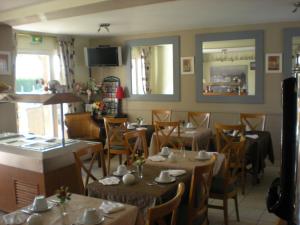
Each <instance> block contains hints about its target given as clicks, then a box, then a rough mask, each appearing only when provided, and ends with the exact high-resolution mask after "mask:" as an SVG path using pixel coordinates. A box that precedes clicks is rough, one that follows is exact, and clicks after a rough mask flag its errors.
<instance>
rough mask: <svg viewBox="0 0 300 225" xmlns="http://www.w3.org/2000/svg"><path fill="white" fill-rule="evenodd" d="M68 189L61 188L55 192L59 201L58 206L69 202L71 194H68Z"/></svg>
mask: <svg viewBox="0 0 300 225" xmlns="http://www.w3.org/2000/svg"><path fill="white" fill-rule="evenodd" d="M68 191H69V187H64V186H61V187H60V188H59V189H58V190H56V197H57V198H58V199H59V202H60V204H63V203H65V202H66V201H67V200H71V195H72V194H71V193H70V192H68Z"/></svg>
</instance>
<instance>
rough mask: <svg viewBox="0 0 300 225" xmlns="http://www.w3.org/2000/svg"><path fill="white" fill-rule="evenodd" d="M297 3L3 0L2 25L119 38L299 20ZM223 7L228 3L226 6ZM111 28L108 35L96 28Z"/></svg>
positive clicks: (252, 0)
mask: <svg viewBox="0 0 300 225" xmlns="http://www.w3.org/2000/svg"><path fill="white" fill-rule="evenodd" d="M295 1H297V0H226V1H224V0H52V1H46V0H2V1H1V4H0V22H3V23H7V24H10V25H12V26H13V27H14V28H15V29H17V30H22V31H30V32H43V33H53V34H72V35H86V36H117V35H131V34H144V33H155V32H165V31H176V30H188V29H195V28H207V27H222V26H231V25H243V24H258V23H269V22H286V21H299V22H300V9H299V10H298V11H297V12H296V13H292V10H293V9H294V7H293V3H294V2H295ZM225 2H226V3H225ZM101 23H110V24H111V26H110V32H107V31H105V29H102V30H101V31H100V32H99V33H98V31H97V30H98V28H99V24H101Z"/></svg>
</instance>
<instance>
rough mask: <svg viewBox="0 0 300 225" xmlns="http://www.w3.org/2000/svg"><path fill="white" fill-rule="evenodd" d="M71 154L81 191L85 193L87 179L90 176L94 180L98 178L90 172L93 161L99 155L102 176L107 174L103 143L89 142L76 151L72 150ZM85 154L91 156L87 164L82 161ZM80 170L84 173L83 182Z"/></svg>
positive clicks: (85, 156)
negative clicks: (79, 180)
mask: <svg viewBox="0 0 300 225" xmlns="http://www.w3.org/2000/svg"><path fill="white" fill-rule="evenodd" d="M73 154H74V158H75V162H76V167H77V173H78V177H79V178H80V179H81V182H80V186H81V187H80V189H81V192H82V194H87V189H86V186H87V184H88V183H89V179H90V178H91V179H93V180H94V181H96V180H98V179H99V178H98V179H97V177H96V176H95V175H93V174H92V169H93V165H94V162H95V160H96V157H97V156H99V157H101V159H103V160H102V162H101V165H102V167H103V168H104V169H103V176H106V175H107V174H106V166H105V160H104V155H103V145H102V143H97V144H96V143H95V144H91V145H90V146H87V147H84V148H82V149H79V150H78V151H76V152H73ZM87 156H90V157H91V160H90V163H89V165H85V164H84V163H83V158H84V159H85V158H87ZM82 170H83V171H84V172H85V173H86V177H85V182H84V184H83V182H82Z"/></svg>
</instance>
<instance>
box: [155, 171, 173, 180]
mask: <svg viewBox="0 0 300 225" xmlns="http://www.w3.org/2000/svg"><path fill="white" fill-rule="evenodd" d="M158 179H159V180H160V181H169V180H170V174H169V172H168V171H165V170H163V171H160V174H159V177H158Z"/></svg>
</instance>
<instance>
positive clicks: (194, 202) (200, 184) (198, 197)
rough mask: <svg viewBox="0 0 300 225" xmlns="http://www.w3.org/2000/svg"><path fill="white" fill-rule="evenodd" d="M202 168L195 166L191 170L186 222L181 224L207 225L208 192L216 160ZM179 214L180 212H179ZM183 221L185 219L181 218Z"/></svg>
mask: <svg viewBox="0 0 300 225" xmlns="http://www.w3.org/2000/svg"><path fill="white" fill-rule="evenodd" d="M213 157H214V160H211V163H209V164H206V165H204V166H197V167H195V168H194V170H193V175H192V181H191V187H190V192H189V201H188V206H187V208H186V209H187V213H186V214H185V215H187V221H183V223H181V224H187V225H192V224H199V225H208V224H209V223H208V218H207V204H208V198H209V192H210V187H211V182H212V177H213V167H214V163H215V160H216V157H215V156H213ZM180 212H181V210H180ZM183 218H184V219H185V217H183Z"/></svg>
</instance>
